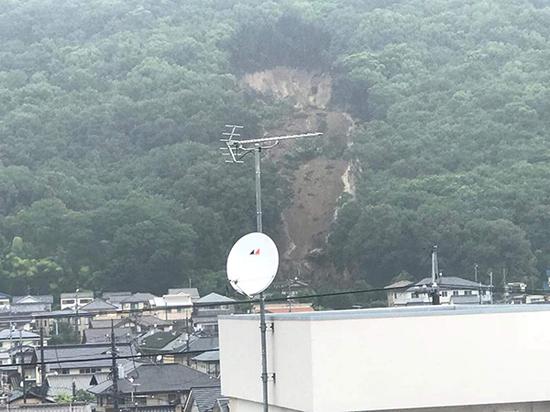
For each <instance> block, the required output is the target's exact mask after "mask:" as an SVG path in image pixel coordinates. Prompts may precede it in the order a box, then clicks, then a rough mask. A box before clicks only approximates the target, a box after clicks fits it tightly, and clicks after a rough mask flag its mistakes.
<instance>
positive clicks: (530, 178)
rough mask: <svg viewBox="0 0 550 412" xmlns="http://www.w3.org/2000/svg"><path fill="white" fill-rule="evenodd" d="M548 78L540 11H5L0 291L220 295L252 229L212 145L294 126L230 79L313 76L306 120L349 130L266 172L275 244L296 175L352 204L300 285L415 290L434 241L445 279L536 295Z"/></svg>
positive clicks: (290, 112) (265, 98) (0, 23)
mask: <svg viewBox="0 0 550 412" xmlns="http://www.w3.org/2000/svg"><path fill="white" fill-rule="evenodd" d="M549 65H550V3H549V2H547V1H545V0H538V1H535V0H533V1H528V0H498V1H497V0H485V1H483V0H474V1H464V0H460V1H458V0H457V1H454V0H453V1H449V0H403V1H399V0H373V1H363V0H353V1H350V0H315V1H299V0H286V1H271V2H258V1H255V0H210V1H205V0H201V1H198V0H190V1H185V2H181V1H180V2H178V1H172V0H154V1H153V0H125V1H122V0H110V1H105V0H86V1H84V0H7V1H3V2H1V3H0V250H1V251H2V254H1V257H0V289H1V290H3V291H6V292H11V293H23V292H26V291H32V292H35V293H45V292H51V293H58V292H60V291H63V290H72V289H74V288H76V287H80V288H92V289H95V290H115V289H119V290H121V289H124V290H128V289H131V290H150V291H152V292H162V291H163V290H165V289H166V288H167V287H171V286H179V285H188V283H189V281H191V282H192V284H193V285H195V286H199V287H200V288H203V289H207V288H208V289H211V288H213V289H217V290H220V291H224V289H225V280H224V262H225V256H226V254H227V252H228V249H229V247H230V246H231V245H232V243H233V242H234V241H235V240H236V239H237V238H238V237H239V236H241V235H243V234H244V233H246V232H248V231H251V230H253V229H254V218H255V214H254V194H253V173H252V164H249V163H248V164H245V165H241V166H235V165H227V164H225V163H223V160H222V159H221V157H220V155H219V151H218V143H217V141H218V138H219V137H220V133H221V131H222V129H223V126H224V124H226V123H238V124H243V125H245V126H246V129H245V130H246V133H247V135H248V136H258V135H261V134H262V133H264V132H270V131H272V130H281V129H285V125H288V124H289V119H295V118H296V117H299V116H300V115H303V113H304V111H305V109H304V108H303V107H302V108H300V109H299V110H298V109H297V106H296V102H295V101H293V100H292V99H284V98H279V97H277V96H275V95H272V96H270V95H269V94H265V93H264V94H259V93H257V92H256V91H254V90H251V89H250V88H248V87H245V85H243V82H242V81H241V80H242V78H243V76H244V75H246V74H248V73H253V72H257V71H260V70H269V69H273V68H275V67H276V66H285V67H288V68H296V69H299V70H302V71H304V72H307V73H317V74H322V75H324V76H326V77H327V78H328V77H329V78H330V79H331V82H330V84H331V88H332V90H331V99H330V102H329V106H330V107H329V108H327V109H326V110H337V111H340V112H341V113H349V114H350V115H351V117H352V118H353V120H354V127H353V130H352V131H351V136H350V139H349V141H348V142H347V144H332V142H331V141H327V140H325V141H323V143H322V144H321V146H320V149H314V148H313V147H312V146H311V145H310V144H309V143H304V144H302V145H300V149H299V150H293V151H292V152H289V153H288V154H287V155H281V156H279V157H277V156H274V157H273V158H268V159H267V161H265V162H264V168H265V171H266V173H264V174H263V178H264V180H263V187H264V201H263V203H264V207H265V210H264V213H265V228H266V231H267V232H268V233H270V234H273V235H274V236H279V235H280V232H281V229H280V227H281V224H282V222H281V216H282V215H283V211H284V210H285V209H286V208H287V207H289V205H290V204H291V203H292V200H293V198H294V196H295V195H296V193H293V186H292V179H293V178H292V172H293V171H296V170H298V168H299V165H300V164H301V162H303V161H304V160H307V159H312V158H325V159H339V160H341V159H343V160H345V161H346V162H349V164H350V170H351V173H352V174H353V181H354V184H355V188H354V193H353V196H351V195H349V194H344V195H343V196H341V197H340V198H339V208H338V210H337V211H335V213H334V215H337V219H336V220H335V221H334V222H333V223H332V225H331V229H330V233H329V236H328V240H327V243H326V245H323V247H321V248H319V250H318V251H317V253H316V255H315V256H314V257H312V258H311V259H313V260H315V265H316V266H314V267H315V268H317V269H319V268H322V272H323V273H324V274H325V275H324V276H323V277H322V278H319V277H316V271H315V270H312V271H311V272H310V273H305V274H303V276H305V277H306V278H307V280H309V281H311V283H312V284H313V285H314V286H315V287H318V288H330V287H333V286H334V284H338V285H339V286H341V287H343V286H352V285H354V284H359V283H361V284H364V283H367V284H371V285H383V284H386V283H388V282H389V281H390V280H391V279H392V278H393V277H394V276H396V275H398V274H399V273H401V272H405V271H406V272H408V273H409V274H411V275H413V276H415V277H420V276H423V275H424V274H426V273H427V271H428V269H429V261H428V260H429V259H427V256H428V251H429V248H430V246H431V245H432V244H433V243H434V242H437V243H438V244H439V246H440V252H441V253H440V255H441V264H440V266H441V268H442V269H443V271H444V272H445V273H446V274H449V275H459V276H466V277H470V276H472V271H473V265H474V263H477V264H479V267H480V271H481V273H482V274H485V273H487V272H488V271H490V270H492V271H494V272H495V273H500V272H501V271H502V269H503V268H505V269H506V270H507V273H508V276H509V279H514V278H515V279H528V280H529V281H531V282H535V281H536V279H537V278H540V277H541V276H542V275H543V274H544V271H545V269H546V268H547V267H550V202H549V201H550V163H549V162H550V136H549V135H548V132H549V130H550V128H549V126H550V71H549V70H548V66H549ZM315 115H316V116H322V115H323V114H322V113H319V111H318V110H317V112H316V113H315ZM319 127H320V128H321V129H323V128H326V127H327V126H326V125H324V123H323V122H319ZM346 132H347V131H346ZM319 270H321V269H319ZM288 274H289V273H284V274H282V276H287V275H288ZM326 274H328V277H327V275H326ZM336 282H337V283H336ZM532 285H535V286H536V284H535V283H532Z"/></svg>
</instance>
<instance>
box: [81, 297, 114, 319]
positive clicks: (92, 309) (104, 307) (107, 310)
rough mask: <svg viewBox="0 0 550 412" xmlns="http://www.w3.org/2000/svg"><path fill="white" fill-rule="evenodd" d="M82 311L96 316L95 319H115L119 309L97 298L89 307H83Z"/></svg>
mask: <svg viewBox="0 0 550 412" xmlns="http://www.w3.org/2000/svg"><path fill="white" fill-rule="evenodd" d="M82 310H84V311H86V312H88V313H92V314H94V315H95V316H94V318H95V319H115V318H117V313H116V312H117V310H118V307H117V306H115V305H113V304H112V303H109V302H106V301H105V300H103V299H101V298H95V299H94V300H93V301H91V302H90V303H88V304H87V305H84V306H82Z"/></svg>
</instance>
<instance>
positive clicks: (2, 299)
mask: <svg viewBox="0 0 550 412" xmlns="http://www.w3.org/2000/svg"><path fill="white" fill-rule="evenodd" d="M9 306H10V295H8V294H6V293H3V292H0V309H3V308H8V307H9Z"/></svg>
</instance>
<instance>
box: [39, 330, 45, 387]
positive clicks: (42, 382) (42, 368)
mask: <svg viewBox="0 0 550 412" xmlns="http://www.w3.org/2000/svg"><path fill="white" fill-rule="evenodd" d="M45 384H46V363H45V362H44V328H43V327H42V326H40V386H42V387H44V385H45Z"/></svg>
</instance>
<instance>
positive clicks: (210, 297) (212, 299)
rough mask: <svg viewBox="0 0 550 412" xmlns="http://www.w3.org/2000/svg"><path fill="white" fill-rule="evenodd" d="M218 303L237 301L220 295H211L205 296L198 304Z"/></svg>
mask: <svg viewBox="0 0 550 412" xmlns="http://www.w3.org/2000/svg"><path fill="white" fill-rule="evenodd" d="M218 302H235V299H231V298H228V297H227V296H223V295H220V294H218V293H214V292H212V293H209V294H208V295H206V296H203V297H202V298H200V299H199V300H197V303H218Z"/></svg>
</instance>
